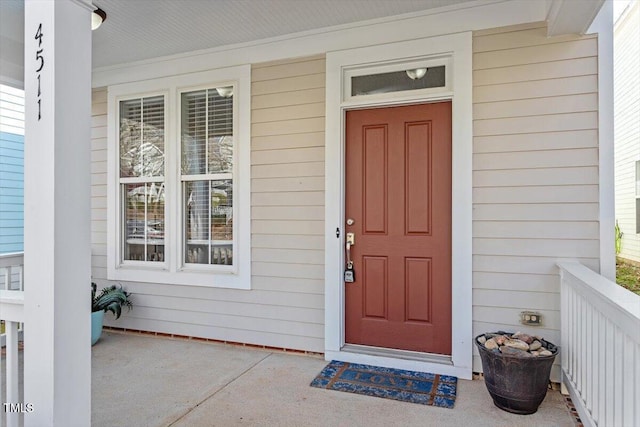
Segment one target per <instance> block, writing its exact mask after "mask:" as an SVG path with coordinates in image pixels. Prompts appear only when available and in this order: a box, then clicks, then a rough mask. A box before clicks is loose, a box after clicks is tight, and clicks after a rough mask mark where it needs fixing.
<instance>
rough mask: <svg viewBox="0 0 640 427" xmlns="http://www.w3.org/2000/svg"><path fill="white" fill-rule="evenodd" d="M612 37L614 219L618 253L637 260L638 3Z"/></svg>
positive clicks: (639, 249)
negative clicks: (619, 241) (619, 245)
mask: <svg viewBox="0 0 640 427" xmlns="http://www.w3.org/2000/svg"><path fill="white" fill-rule="evenodd" d="M613 40H614V50H613V52H614V114H615V119H614V126H615V128H614V132H615V194H616V219H617V220H618V224H619V225H620V229H621V230H622V232H623V233H624V236H623V237H622V248H621V251H620V256H621V257H623V258H627V259H630V260H634V261H639V262H640V234H636V188H635V181H636V170H635V162H636V161H640V2H638V1H635V2H634V3H633V4H632V6H630V9H628V10H627V11H626V13H625V14H624V15H622V16H621V17H620V19H619V20H618V21H617V22H616V26H615V32H614V39H613Z"/></svg>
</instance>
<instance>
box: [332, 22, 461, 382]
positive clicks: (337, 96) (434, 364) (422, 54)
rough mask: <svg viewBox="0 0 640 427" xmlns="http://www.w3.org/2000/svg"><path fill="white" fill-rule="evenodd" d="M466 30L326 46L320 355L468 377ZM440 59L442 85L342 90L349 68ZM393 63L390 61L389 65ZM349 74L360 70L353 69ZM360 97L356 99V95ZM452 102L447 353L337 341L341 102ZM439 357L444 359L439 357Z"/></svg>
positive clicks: (340, 317)
mask: <svg viewBox="0 0 640 427" xmlns="http://www.w3.org/2000/svg"><path fill="white" fill-rule="evenodd" d="M471 43H472V34H471V32H464V33H458V34H452V35H445V36H436V37H429V38H425V39H416V40H410V41H405V42H398V43H390V44H386V45H377V46H370V47H364V48H357V49H349V50H343V51H337V52H329V53H327V65H326V67H327V68H326V71H327V81H326V83H327V87H326V128H325V132H326V135H325V138H326V144H325V177H326V178H325V179H326V181H325V182H326V191H325V232H326V237H325V358H326V359H327V360H342V361H347V362H355V363H367V364H373V365H377V366H386V367H395V368H401V369H410V370H418V371H428V372H433V373H439V374H447V375H456V376H458V377H460V378H467V379H470V378H471V373H472V355H473V353H472V340H473V337H472V302H471V301H472V270H471V269H472V256H471V255H472V251H471V245H472V228H471V222H472V148H473V144H472V136H473V129H472V126H473V123H472V114H473V110H472V44H471ZM442 58H445V59H446V61H447V67H448V68H449V70H448V72H447V79H448V81H447V84H446V86H445V88H443V89H444V90H435V91H434V90H432V89H428V90H424V91H407V92H395V93H389V94H384V95H374V96H364V97H349V96H347V95H348V93H346V90H345V89H348V81H345V80H346V78H347V77H345V76H349V75H352V74H353V73H354V70H362V69H365V70H371V73H373V72H374V70H380V69H383V68H385V67H388V66H389V64H398V63H406V64H407V65H408V67H407V68H414V64H416V63H420V61H424V62H425V63H429V62H431V61H434V60H442ZM392 66H393V65H392ZM356 74H361V72H360V71H356ZM359 98H362V100H360V99H359ZM443 99H450V100H451V101H452V107H451V108H452V123H453V129H452V235H451V242H452V254H451V255H452V256H451V265H452V272H451V273H452V275H451V279H452V285H451V288H452V289H451V292H452V319H451V320H452V321H451V328H452V331H451V332H452V353H451V357H450V358H449V357H446V358H440V360H439V361H438V360H435V359H432V360H427V359H424V360H420V358H413V357H410V358H403V357H399V356H396V355H394V354H392V353H390V354H387V355H384V354H383V355H373V354H362V353H359V352H354V351H352V350H349V349H345V348H343V346H344V343H345V342H344V286H345V285H344V282H343V271H344V249H343V248H344V240H343V236H344V230H343V227H344V182H345V165H344V158H345V156H344V152H345V151H344V147H345V137H344V134H345V133H344V124H345V120H344V118H345V112H346V110H348V109H354V108H365V107H375V106H384V105H398V104H408V103H419V102H433V101H437V100H443ZM445 359H446V360H445Z"/></svg>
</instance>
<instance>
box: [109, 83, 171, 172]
mask: <svg viewBox="0 0 640 427" xmlns="http://www.w3.org/2000/svg"><path fill="white" fill-rule="evenodd" d="M120 176H121V177H141V176H149V177H151V176H153V177H160V176H164V97H163V96H154V97H148V98H138V99H131V100H127V101H120Z"/></svg>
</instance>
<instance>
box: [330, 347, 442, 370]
mask: <svg viewBox="0 0 640 427" xmlns="http://www.w3.org/2000/svg"><path fill="white" fill-rule="evenodd" d="M340 350H341V351H344V352H347V353H356V354H362V355H367V356H376V357H386V358H390V359H402V360H411V361H415V362H423V363H437V364H440V365H449V366H453V360H452V359H451V356H447V355H444V354H435V353H421V352H419V351H411V350H399V349H394V348H385V347H372V346H366V345H360V344H345V345H343V346H342V348H341V349H340Z"/></svg>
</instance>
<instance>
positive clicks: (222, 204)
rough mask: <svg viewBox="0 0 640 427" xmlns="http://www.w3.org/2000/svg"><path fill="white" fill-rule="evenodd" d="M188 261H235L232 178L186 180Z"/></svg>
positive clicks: (184, 191) (197, 262)
mask: <svg viewBox="0 0 640 427" xmlns="http://www.w3.org/2000/svg"><path fill="white" fill-rule="evenodd" d="M183 194H184V197H185V199H184V203H185V211H184V212H185V217H184V234H185V241H186V245H185V259H184V262H185V263H187V264H222V265H232V264H233V181H232V180H230V179H224V180H214V181H187V182H185V183H184V189H183Z"/></svg>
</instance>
